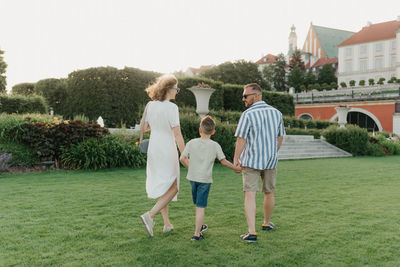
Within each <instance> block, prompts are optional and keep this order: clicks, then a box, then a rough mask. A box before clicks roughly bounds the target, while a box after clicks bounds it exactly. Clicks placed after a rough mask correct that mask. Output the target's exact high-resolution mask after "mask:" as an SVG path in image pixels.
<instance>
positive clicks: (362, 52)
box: [360, 45, 367, 56]
mask: <svg viewBox="0 0 400 267" xmlns="http://www.w3.org/2000/svg"><path fill="white" fill-rule="evenodd" d="M366 55H367V46H366V45H362V46H360V56H366Z"/></svg>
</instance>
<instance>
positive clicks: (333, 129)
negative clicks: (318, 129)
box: [322, 125, 369, 156]
mask: <svg viewBox="0 0 400 267" xmlns="http://www.w3.org/2000/svg"><path fill="white" fill-rule="evenodd" d="M322 135H323V136H324V137H325V139H326V141H327V142H329V143H331V144H332V145H335V146H337V147H339V148H341V149H343V150H345V151H347V152H349V153H351V154H353V156H358V155H366V146H367V143H368V140H369V135H368V132H367V130H366V129H362V128H360V127H358V126H355V125H346V129H342V128H338V127H337V126H330V127H328V128H327V129H325V130H324V131H323V133H322Z"/></svg>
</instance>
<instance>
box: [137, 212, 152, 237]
mask: <svg viewBox="0 0 400 267" xmlns="http://www.w3.org/2000/svg"><path fill="white" fill-rule="evenodd" d="M140 219H141V220H142V222H143V224H144V227H145V229H146V231H147V233H148V234H149V236H151V237H153V227H154V220H153V219H152V218H151V216H150V212H146V213H144V214H142V215H140Z"/></svg>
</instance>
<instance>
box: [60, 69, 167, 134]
mask: <svg viewBox="0 0 400 267" xmlns="http://www.w3.org/2000/svg"><path fill="white" fill-rule="evenodd" d="M159 75H160V74H158V73H155V72H150V71H142V70H139V69H135V68H127V67H126V68H124V69H122V70H118V69H117V68H113V67H98V68H89V69H85V70H79V71H74V72H72V73H70V74H69V75H68V79H67V94H68V98H67V105H66V111H65V114H63V115H65V117H66V118H68V119H72V118H73V117H74V116H75V115H85V116H86V117H88V118H89V119H90V120H92V121H96V120H97V118H98V117H99V116H101V117H102V118H103V119H104V124H105V125H106V126H107V127H116V126H120V125H121V124H126V125H127V126H133V125H135V123H138V122H139V120H140V117H141V114H140V108H141V106H143V105H144V104H145V103H146V102H147V101H149V98H148V96H147V94H146V93H145V92H144V89H145V88H146V87H147V86H148V85H149V84H150V83H151V82H152V81H153V80H154V79H155V78H156V77H157V76H159Z"/></svg>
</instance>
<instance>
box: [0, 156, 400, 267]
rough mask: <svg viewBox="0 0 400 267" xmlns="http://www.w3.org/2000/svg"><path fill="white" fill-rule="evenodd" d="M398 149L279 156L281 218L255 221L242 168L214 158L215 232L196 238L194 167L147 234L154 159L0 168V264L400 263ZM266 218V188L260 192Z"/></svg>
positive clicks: (211, 219) (209, 214)
mask: <svg viewBox="0 0 400 267" xmlns="http://www.w3.org/2000/svg"><path fill="white" fill-rule="evenodd" d="M399 161H400V156H391V157H382V158H373V157H358V158H345V159H318V160H298V161H281V162H280V163H279V170H278V182H277V191H276V208H275V212H274V215H273V220H272V221H273V222H274V223H275V224H276V226H277V229H276V230H274V231H272V232H261V231H259V232H258V242H257V243H255V244H247V243H244V242H242V241H241V240H240V239H239V235H240V234H242V233H244V232H246V229H247V225H246V221H245V217H244V213H243V193H242V186H241V176H240V175H236V174H234V173H233V172H232V171H231V170H229V169H225V168H224V167H222V166H221V165H218V166H215V168H214V177H215V178H214V184H213V185H212V187H211V193H210V198H209V207H208V208H207V209H206V223H207V224H208V225H209V230H208V231H207V232H206V233H205V237H206V239H205V240H203V241H201V242H191V241H190V240H189V239H190V237H191V236H192V234H193V228H194V207H193V204H192V203H191V196H190V187H189V184H188V182H187V181H186V179H185V178H184V177H185V175H186V170H184V169H182V173H181V176H182V178H181V187H180V189H181V191H180V194H179V200H178V201H177V202H173V203H172V204H171V205H170V217H171V221H172V223H173V224H174V226H175V230H174V231H173V232H171V233H166V234H164V233H162V219H161V215H157V217H156V226H155V237H154V238H149V237H148V236H147V234H146V232H145V230H144V227H143V225H142V223H141V221H140V219H139V215H140V214H142V213H143V212H145V211H146V210H148V209H149V208H151V206H152V204H153V203H154V201H153V200H149V199H147V197H146V195H145V170H144V169H140V170H129V169H118V170H106V171H98V172H89V171H70V172H67V171H50V172H45V173H31V174H20V175H16V174H14V175H3V178H0V200H1V203H0V266H50V265H55V266H60V265H68V266H88V265H89V266H98V265H112V266H168V265H169V266H204V265H212V266H249V265H254V266H321V265H323V266H366V265H368V266H399V263H400V254H399V253H398V252H399V251H400V223H399V203H400V194H399V188H400V178H399V173H400V165H399ZM257 204H258V206H257V227H260V226H261V222H262V214H263V212H262V206H261V204H262V195H261V194H258V197H257Z"/></svg>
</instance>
